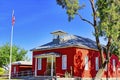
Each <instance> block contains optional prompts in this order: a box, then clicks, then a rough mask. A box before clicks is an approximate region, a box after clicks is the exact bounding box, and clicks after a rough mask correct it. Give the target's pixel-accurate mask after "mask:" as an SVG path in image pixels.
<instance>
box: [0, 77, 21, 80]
mask: <svg viewBox="0 0 120 80" xmlns="http://www.w3.org/2000/svg"><path fill="white" fill-rule="evenodd" d="M0 80H8V78H5V77H0ZM12 80H20V79H12Z"/></svg>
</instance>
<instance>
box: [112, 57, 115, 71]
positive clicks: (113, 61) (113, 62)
mask: <svg viewBox="0 0 120 80" xmlns="http://www.w3.org/2000/svg"><path fill="white" fill-rule="evenodd" d="M115 63H116V62H115V59H113V60H112V64H113V71H115Z"/></svg>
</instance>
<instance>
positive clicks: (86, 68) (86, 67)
mask: <svg viewBox="0 0 120 80" xmlns="http://www.w3.org/2000/svg"><path fill="white" fill-rule="evenodd" d="M85 70H88V56H86V57H85Z"/></svg>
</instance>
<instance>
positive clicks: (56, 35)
mask: <svg viewBox="0 0 120 80" xmlns="http://www.w3.org/2000/svg"><path fill="white" fill-rule="evenodd" d="M51 34H52V35H53V43H55V44H60V42H62V41H63V37H64V35H66V34H67V33H66V32H64V31H61V30H59V31H54V32H52V33H51Z"/></svg>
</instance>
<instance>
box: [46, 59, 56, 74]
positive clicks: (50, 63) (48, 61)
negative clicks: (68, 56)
mask: <svg viewBox="0 0 120 80" xmlns="http://www.w3.org/2000/svg"><path fill="white" fill-rule="evenodd" d="M52 58H53V59H52ZM52 60H53V76H55V72H56V71H55V70H56V69H55V66H56V57H47V66H46V76H51V67H52Z"/></svg>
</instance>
